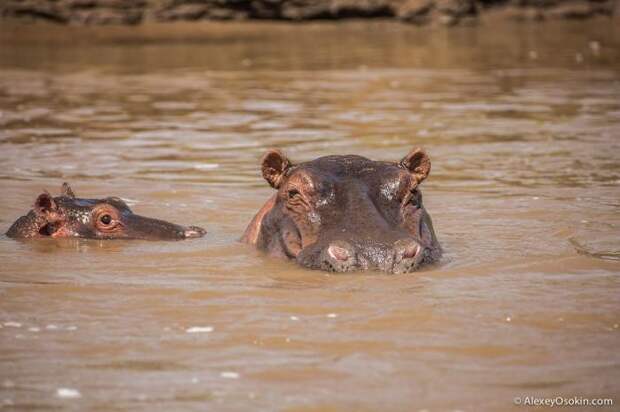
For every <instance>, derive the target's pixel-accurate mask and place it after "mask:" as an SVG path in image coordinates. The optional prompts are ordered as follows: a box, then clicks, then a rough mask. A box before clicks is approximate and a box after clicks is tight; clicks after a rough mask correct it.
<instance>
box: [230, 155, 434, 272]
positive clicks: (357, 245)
mask: <svg viewBox="0 0 620 412" xmlns="http://www.w3.org/2000/svg"><path fill="white" fill-rule="evenodd" d="M261 163H262V174H263V177H264V178H265V180H267V182H268V183H269V184H270V185H271V186H272V187H273V188H274V189H276V190H277V193H276V194H275V195H273V196H272V197H271V198H270V199H269V200H268V201H267V203H265V205H264V206H263V207H262V208H261V209H260V211H259V212H258V213H257V214H256V216H254V219H253V220H252V221H251V222H250V224H249V226H248V227H247V229H246V231H245V234H244V235H243V237H242V239H241V240H242V241H244V242H246V243H249V244H253V245H255V246H256V247H257V248H258V249H260V250H263V251H266V252H268V253H269V254H270V255H272V256H279V257H286V258H289V259H293V260H295V261H297V262H298V263H299V264H301V265H302V266H305V267H308V268H313V269H322V270H327V271H332V272H346V271H358V270H365V269H378V270H381V271H384V272H388V273H408V272H412V271H415V270H417V269H418V268H420V267H421V266H423V265H424V264H427V263H430V262H433V261H436V260H437V259H438V258H439V257H440V255H441V247H440V245H439V242H438V241H437V238H436V237H435V232H434V231H433V224H432V222H431V217H430V215H429V214H428V213H427V212H426V210H425V209H424V205H423V204H422V193H421V192H420V183H422V181H424V179H426V178H427V177H428V174H429V172H430V170H431V162H430V159H429V157H428V156H427V155H426V153H425V152H424V151H422V150H421V149H419V148H416V149H413V150H412V151H411V152H409V154H407V155H406V156H405V157H404V158H403V159H402V160H400V161H399V162H382V161H373V160H370V159H367V158H365V157H361V156H354V155H346V156H325V157H320V158H318V159H315V160H312V161H309V162H304V163H300V164H297V165H294V164H292V163H291V162H290V161H289V159H287V157H286V156H285V155H284V154H283V153H282V152H281V151H279V150H269V151H268V152H267V153H266V154H265V155H264V156H263V158H262V160H261Z"/></svg>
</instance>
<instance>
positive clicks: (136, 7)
mask: <svg viewBox="0 0 620 412" xmlns="http://www.w3.org/2000/svg"><path fill="white" fill-rule="evenodd" d="M493 12H496V13H497V12H499V13H501V14H502V15H505V16H506V17H509V18H513V19H520V20H545V19H557V18H568V19H585V18H589V17H593V16H599V15H603V16H609V17H615V19H614V21H615V23H617V22H618V15H619V14H620V0H1V1H0V17H2V18H25V19H44V20H50V21H54V22H58V23H70V24H138V23H141V22H144V21H174V20H243V19H269V20H288V21H302V20H319V19H323V20H331V19H343V18H394V19H398V20H400V21H403V22H407V23H412V24H417V25H423V24H444V25H455V24H463V23H466V22H475V21H476V19H477V18H478V17H479V16H481V15H483V14H485V13H493Z"/></svg>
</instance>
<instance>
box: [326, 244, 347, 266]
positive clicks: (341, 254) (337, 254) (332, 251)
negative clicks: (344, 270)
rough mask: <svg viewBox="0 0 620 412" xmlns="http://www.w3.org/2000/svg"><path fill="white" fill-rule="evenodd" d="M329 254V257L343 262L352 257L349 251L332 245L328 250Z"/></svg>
mask: <svg viewBox="0 0 620 412" xmlns="http://www.w3.org/2000/svg"><path fill="white" fill-rule="evenodd" d="M327 253H329V256H331V257H332V258H334V259H336V260H339V261H341V262H345V261H347V260H349V258H350V257H351V254H350V253H349V251H348V250H347V249H345V248H343V247H340V246H337V245H331V246H330V247H329V248H327Z"/></svg>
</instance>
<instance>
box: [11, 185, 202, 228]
mask: <svg viewBox="0 0 620 412" xmlns="http://www.w3.org/2000/svg"><path fill="white" fill-rule="evenodd" d="M205 233H206V231H205V230H204V229H202V228H199V227H195V226H189V227H184V226H179V225H175V224H173V223H168V222H165V221H163V220H158V219H151V218H148V217H143V216H140V215H136V214H134V213H133V212H132V211H131V209H130V208H129V206H127V204H126V203H125V202H123V201H122V200H121V199H120V198H118V197H107V198H105V199H80V198H77V197H75V194H74V193H73V191H72V190H71V188H70V187H69V185H68V184H67V183H64V184H63V185H62V189H61V195H60V196H58V197H52V196H51V195H50V194H49V193H48V192H44V193H42V194H40V195H39V197H37V199H36V200H35V202H34V207H33V208H32V210H30V212H28V214H27V215H26V216H22V217H20V218H19V219H17V221H16V222H15V223H13V225H12V226H11V227H10V228H9V230H8V232H7V233H6V234H7V236H9V237H12V238H43V237H51V238H86V239H151V240H176V239H186V238H195V237H202V236H204V235H205Z"/></svg>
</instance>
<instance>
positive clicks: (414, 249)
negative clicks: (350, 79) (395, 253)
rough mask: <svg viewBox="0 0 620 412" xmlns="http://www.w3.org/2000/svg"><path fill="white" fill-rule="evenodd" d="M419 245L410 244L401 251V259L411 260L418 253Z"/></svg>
mask: <svg viewBox="0 0 620 412" xmlns="http://www.w3.org/2000/svg"><path fill="white" fill-rule="evenodd" d="M420 249H421V247H420V245H418V244H411V245H409V246H408V247H406V248H405V249H404V250H403V259H412V258H414V257H416V256H417V255H418V253H420Z"/></svg>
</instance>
